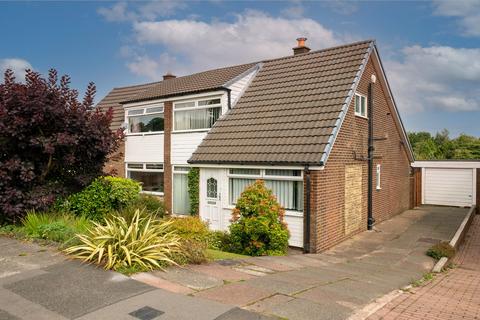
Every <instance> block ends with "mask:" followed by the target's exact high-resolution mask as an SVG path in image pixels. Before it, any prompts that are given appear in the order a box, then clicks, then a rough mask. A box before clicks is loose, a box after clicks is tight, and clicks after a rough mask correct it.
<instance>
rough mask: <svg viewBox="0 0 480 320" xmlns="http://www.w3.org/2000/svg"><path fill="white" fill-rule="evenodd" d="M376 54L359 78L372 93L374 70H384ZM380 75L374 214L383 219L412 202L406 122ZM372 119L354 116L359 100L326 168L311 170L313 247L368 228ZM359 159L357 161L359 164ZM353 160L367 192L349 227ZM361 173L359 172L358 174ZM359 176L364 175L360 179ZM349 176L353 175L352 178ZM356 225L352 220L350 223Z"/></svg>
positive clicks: (376, 92)
mask: <svg viewBox="0 0 480 320" xmlns="http://www.w3.org/2000/svg"><path fill="white" fill-rule="evenodd" d="M372 59H374V57H373V56H372V58H371V59H370V61H369V62H368V64H367V67H366V69H365V71H364V73H363V76H362V78H361V80H360V83H359V86H358V88H357V92H359V93H361V94H364V95H366V96H367V93H368V85H369V82H370V78H371V75H372V74H373V73H375V74H376V75H377V78H379V76H380V75H381V74H380V70H375V64H374V63H372V61H371V60H372ZM385 90H386V89H385V88H383V86H382V82H381V81H377V83H376V84H375V85H374V99H373V101H374V109H373V119H374V129H373V130H374V138H375V142H374V145H375V152H374V158H375V159H374V166H373V178H372V180H373V181H372V184H373V217H374V219H375V221H376V222H377V223H378V222H380V221H383V220H386V219H389V218H391V217H392V216H393V215H395V214H398V213H400V212H402V211H404V210H407V209H408V208H409V205H410V162H409V159H408V156H407V151H406V146H405V145H404V143H403V141H402V138H401V132H402V131H401V130H402V129H401V128H400V127H399V126H398V124H397V122H396V121H395V120H394V118H393V117H394V110H391V109H390V107H389V105H388V103H387V99H388V93H387V92H385ZM367 148H368V120H367V119H366V118H362V117H358V116H355V106H354V101H352V103H351V105H350V107H349V108H348V112H347V114H346V117H345V119H344V122H343V124H342V126H341V129H340V131H339V133H338V136H337V139H336V141H335V143H334V145H333V149H332V151H331V153H330V155H329V158H328V160H327V163H326V165H325V168H324V170H320V171H312V174H311V179H312V190H311V193H312V194H311V217H310V220H311V232H310V236H311V239H310V249H311V251H312V252H320V251H323V250H326V249H328V248H330V247H332V246H334V245H335V244H337V243H339V242H341V241H343V240H345V239H347V238H349V237H351V236H352V235H354V234H356V233H358V232H361V231H364V230H366V228H367V205H368V192H367V189H368V185H367V183H368V182H367V181H368V176H367V175H368V163H367V160H366V158H367V156H368V150H367ZM377 164H380V165H381V189H379V190H376V165H377ZM355 165H356V166H355ZM347 166H349V167H351V168H356V169H357V171H359V169H360V167H361V171H359V172H361V183H360V184H361V186H362V192H361V193H359V195H358V196H357V197H361V200H360V198H357V199H356V201H357V202H359V203H361V211H360V212H361V217H359V219H361V221H357V224H355V225H358V226H359V227H358V228H356V229H355V230H353V231H352V229H351V226H350V227H349V230H350V232H349V233H347V230H346V223H345V222H346V221H345V220H346V217H347V216H348V212H345V202H346V197H347V196H348V192H347V193H346V192H345V190H346V189H345V188H346V180H345V179H346V178H345V171H346V170H345V168H346V167H347ZM359 179H360V178H359ZM359 181H360V180H359ZM347 182H348V181H347ZM350 225H351V224H350Z"/></svg>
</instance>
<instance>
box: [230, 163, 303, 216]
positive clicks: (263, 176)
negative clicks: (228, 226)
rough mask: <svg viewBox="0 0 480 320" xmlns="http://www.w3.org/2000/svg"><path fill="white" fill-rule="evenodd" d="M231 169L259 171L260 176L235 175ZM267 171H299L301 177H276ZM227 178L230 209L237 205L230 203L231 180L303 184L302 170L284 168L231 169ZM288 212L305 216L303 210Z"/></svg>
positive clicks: (290, 210)
mask: <svg viewBox="0 0 480 320" xmlns="http://www.w3.org/2000/svg"><path fill="white" fill-rule="evenodd" d="M230 169H246V170H258V171H260V173H259V174H258V175H253V174H252V175H250V174H235V173H230ZM267 170H289V171H291V170H293V171H299V172H300V175H299V176H274V175H268V174H266V171H267ZM227 177H228V208H234V207H235V204H232V203H231V202H230V191H231V190H230V178H242V179H255V180H258V179H260V180H264V181H265V180H277V181H278V180H281V181H302V182H303V170H301V169H282V168H268V169H258V168H229V169H227ZM302 196H303V197H304V196H305V195H304V194H303V195H302ZM304 201H305V199H304ZM285 210H286V211H288V212H295V213H302V214H303V209H302V210H301V211H297V210H292V209H285Z"/></svg>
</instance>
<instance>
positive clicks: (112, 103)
mask: <svg viewBox="0 0 480 320" xmlns="http://www.w3.org/2000/svg"><path fill="white" fill-rule="evenodd" d="M155 84H157V83H147V84H141V85H137V86H129V87H122V88H114V89H113V90H112V91H110V92H109V93H108V94H107V95H106V96H105V98H103V99H102V100H101V101H100V102H99V103H98V104H97V108H100V110H101V111H103V112H106V111H107V110H108V108H110V107H112V108H113V119H112V123H111V124H110V129H112V130H117V129H118V128H119V127H120V126H121V124H122V123H123V122H124V115H125V113H124V111H123V107H122V105H121V104H120V103H121V102H123V101H124V100H126V99H130V98H131V97H134V96H136V95H137V94H139V93H140V92H142V91H145V90H147V89H148V88H151V87H152V86H154V85H155Z"/></svg>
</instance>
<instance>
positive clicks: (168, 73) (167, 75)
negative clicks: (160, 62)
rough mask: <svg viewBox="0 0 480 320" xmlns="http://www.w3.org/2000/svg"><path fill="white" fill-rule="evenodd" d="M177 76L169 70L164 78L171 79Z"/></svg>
mask: <svg viewBox="0 0 480 320" xmlns="http://www.w3.org/2000/svg"><path fill="white" fill-rule="evenodd" d="M176 77H177V76H175V75H173V74H171V73H170V72H167V74H164V75H163V80H169V79H175V78H176Z"/></svg>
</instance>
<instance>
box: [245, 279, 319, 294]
mask: <svg viewBox="0 0 480 320" xmlns="http://www.w3.org/2000/svg"><path fill="white" fill-rule="evenodd" d="M245 284H247V285H249V286H252V287H255V288H261V289H265V290H269V291H273V292H275V293H283V294H288V295H292V294H295V293H296V292H299V291H303V290H306V289H308V288H311V287H312V286H313V285H312V284H302V283H298V282H292V281H283V280H280V279H274V278H272V277H259V278H256V279H251V280H247V281H245Z"/></svg>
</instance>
